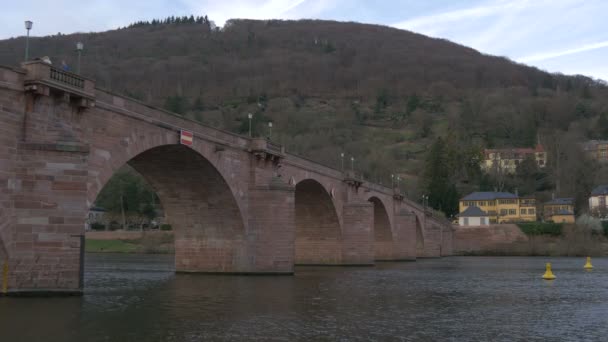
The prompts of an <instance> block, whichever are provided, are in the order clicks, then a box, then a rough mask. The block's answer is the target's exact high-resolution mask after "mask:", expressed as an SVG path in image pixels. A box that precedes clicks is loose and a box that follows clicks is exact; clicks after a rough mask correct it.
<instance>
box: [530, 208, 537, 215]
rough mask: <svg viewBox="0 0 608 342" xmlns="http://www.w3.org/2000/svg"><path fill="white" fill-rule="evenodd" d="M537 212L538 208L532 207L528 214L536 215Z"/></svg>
mask: <svg viewBox="0 0 608 342" xmlns="http://www.w3.org/2000/svg"><path fill="white" fill-rule="evenodd" d="M535 212H536V209H534V208H530V209H528V214H529V215H534V214H535Z"/></svg>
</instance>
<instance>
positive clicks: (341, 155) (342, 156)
mask: <svg viewBox="0 0 608 342" xmlns="http://www.w3.org/2000/svg"><path fill="white" fill-rule="evenodd" d="M340 162H341V163H340V164H341V165H342V168H341V170H342V173H344V152H342V153H340Z"/></svg>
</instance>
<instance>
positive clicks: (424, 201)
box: [422, 195, 429, 210]
mask: <svg viewBox="0 0 608 342" xmlns="http://www.w3.org/2000/svg"><path fill="white" fill-rule="evenodd" d="M428 203H429V196H428V195H422V206H423V207H424V210H426V206H427V205H428Z"/></svg>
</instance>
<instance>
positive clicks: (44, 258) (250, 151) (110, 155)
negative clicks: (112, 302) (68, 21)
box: [0, 62, 452, 293]
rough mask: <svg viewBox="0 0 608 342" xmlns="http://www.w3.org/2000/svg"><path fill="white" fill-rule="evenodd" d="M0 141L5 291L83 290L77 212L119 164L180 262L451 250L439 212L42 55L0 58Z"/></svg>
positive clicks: (185, 267)
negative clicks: (150, 205)
mask: <svg viewBox="0 0 608 342" xmlns="http://www.w3.org/2000/svg"><path fill="white" fill-rule="evenodd" d="M182 130H188V131H190V132H192V133H193V144H192V145H191V146H187V145H184V144H180V132H181V131H182ZM0 142H1V144H0V263H1V264H8V277H7V278H8V290H9V292H36V291H59V292H68V293H72V292H73V293H80V292H81V291H82V286H83V284H82V273H83V268H82V266H83V262H84V261H83V259H82V254H81V252H82V249H81V247H82V246H81V244H82V243H83V241H84V240H81V236H82V235H83V234H84V229H85V221H86V217H87V212H88V208H89V207H90V206H92V204H93V203H94V201H95V199H96V197H97V195H98V194H99V192H100V190H101V189H102V187H103V186H104V184H105V183H106V182H107V181H108V180H109V179H110V177H112V175H113V174H114V173H115V172H116V170H118V169H119V168H120V167H121V166H122V165H124V164H129V165H130V166H132V167H133V168H134V169H135V170H137V171H138V172H139V173H141V175H142V176H143V177H144V178H145V179H146V180H147V181H148V182H149V183H150V184H151V185H152V187H153V188H154V189H155V190H156V191H157V193H158V196H159V198H160V200H161V202H162V205H163V208H164V210H165V216H166V220H167V221H168V222H169V223H171V224H172V226H173V227H174V231H175V249H176V254H175V269H176V270H177V271H178V272H212V273H260V274H292V273H293V272H294V265H297V264H315V265H373V264H374V262H375V261H377V260H415V259H416V258H417V257H438V256H441V255H448V254H450V253H451V235H452V230H451V227H450V225H449V222H447V221H445V219H442V218H440V217H438V216H436V215H434V214H433V213H432V212H430V211H428V210H424V209H423V208H422V207H420V206H419V205H418V204H416V203H413V202H411V201H409V200H407V199H406V198H404V197H403V196H402V195H401V194H400V193H398V192H396V191H395V190H393V189H390V188H386V187H383V186H380V185H377V184H372V183H369V182H366V181H364V180H362V179H360V178H358V177H357V176H356V175H354V174H352V173H344V172H341V171H339V170H335V169H332V168H329V167H326V166H323V165H320V164H318V163H315V162H314V161H311V160H308V159H305V158H302V157H298V156H296V155H293V154H289V153H287V152H286V151H285V150H284V149H283V148H282V147H281V146H279V145H277V144H275V143H274V142H271V141H269V140H266V139H258V138H253V139H252V138H248V137H244V136H240V135H236V134H233V133H230V132H226V131H222V130H219V129H216V128H211V127H208V126H205V125H202V124H200V123H198V122H194V121H191V120H188V119H185V118H183V117H180V116H177V115H174V114H172V113H169V112H166V111H163V110H160V109H157V108H153V107H150V106H148V105H146V104H143V103H140V102H137V101H135V100H132V99H129V98H126V97H124V96H120V95H116V94H112V93H110V92H108V91H104V90H101V89H97V88H95V84H94V82H93V81H92V80H89V79H86V78H83V77H80V76H78V75H75V74H72V73H69V72H64V71H61V70H58V69H55V68H53V67H51V66H50V65H47V64H44V63H40V62H28V63H24V64H22V66H21V67H20V68H9V67H0Z"/></svg>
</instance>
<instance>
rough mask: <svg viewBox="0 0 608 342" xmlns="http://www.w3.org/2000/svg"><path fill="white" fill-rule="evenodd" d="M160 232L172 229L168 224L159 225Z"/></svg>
mask: <svg viewBox="0 0 608 342" xmlns="http://www.w3.org/2000/svg"><path fill="white" fill-rule="evenodd" d="M160 230H173V227H171V225H170V224H166V223H165V224H161V225H160Z"/></svg>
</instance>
